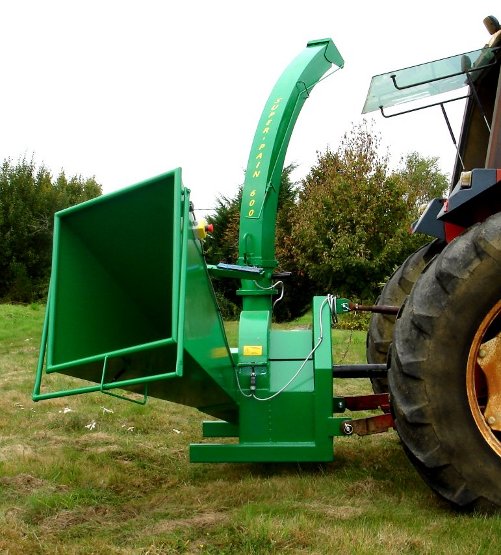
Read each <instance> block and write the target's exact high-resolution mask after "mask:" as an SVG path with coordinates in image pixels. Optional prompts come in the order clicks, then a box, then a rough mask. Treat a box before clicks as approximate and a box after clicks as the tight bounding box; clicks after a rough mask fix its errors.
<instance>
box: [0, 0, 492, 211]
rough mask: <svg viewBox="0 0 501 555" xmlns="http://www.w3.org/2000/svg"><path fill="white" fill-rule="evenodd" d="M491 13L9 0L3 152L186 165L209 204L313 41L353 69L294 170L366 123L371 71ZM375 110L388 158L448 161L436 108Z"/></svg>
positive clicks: (436, 48) (327, 99) (303, 133)
mask: <svg viewBox="0 0 501 555" xmlns="http://www.w3.org/2000/svg"><path fill="white" fill-rule="evenodd" d="M496 10H497V11H496ZM491 14H492V15H496V16H497V17H499V18H500V19H501V9H500V6H499V3H498V2H493V1H483V0H477V1H476V2H475V3H466V4H465V5H464V7H463V5H462V4H461V5H460V3H459V2H457V1H455V2H452V1H442V2H439V1H436V0H435V1H433V2H432V1H429V0H421V1H420V2H412V3H411V2H405V1H402V0H399V1H384V0H381V1H379V2H374V1H370V2H369V1H364V0H359V1H358V2H353V1H351V2H348V1H347V2H335V1H334V0H330V1H320V0H302V1H295V0H288V1H287V0H274V1H263V0H254V1H252V2H245V1H237V0H234V1H230V0H210V1H203V0H198V1H197V0H178V1H176V2H169V1H168V0H163V1H160V0H142V1H138V0H136V1H129V0H120V1H119V0H86V1H79V0H78V1H77V0H64V1H63V0H60V1H57V0H15V1H14V0H3V1H2V2H1V4H0V52H2V62H1V66H0V67H1V76H2V79H1V88H0V126H1V127H0V159H2V160H3V159H4V158H6V157H11V158H13V159H14V160H17V159H18V158H19V157H20V156H23V155H26V156H28V157H31V156H32V155H34V157H35V160H36V161H37V162H38V163H44V164H45V165H46V166H47V167H48V168H50V169H51V170H52V171H53V173H55V174H57V173H58V172H59V171H60V169H64V170H65V172H66V173H67V175H73V174H81V175H83V176H85V177H90V176H93V175H94V176H95V177H96V179H97V181H98V182H99V183H101V184H102V185H103V189H104V192H105V193H107V192H111V191H114V190H117V189H120V188H122V187H125V186H127V185H131V184H133V183H137V182H138V181H142V180H143V179H147V178H150V177H153V176H155V175H157V174H160V173H162V172H164V171H168V170H171V169H173V168H175V167H179V166H180V167H182V168H183V181H184V184H185V185H186V186H187V187H189V188H190V189H191V191H192V200H193V201H194V203H195V206H196V207H197V208H206V207H212V206H214V200H215V198H216V196H217V195H218V194H225V195H229V196H233V195H234V193H235V191H236V188H237V185H239V184H241V183H242V182H243V179H244V170H245V167H246V165H247V157H248V154H249V150H250V147H251V143H252V139H253V136H254V131H255V128H256V125H257V123H258V120H259V117H260V115H261V111H262V109H263V107H264V104H265V102H266V100H267V98H268V95H269V94H270V92H271V89H272V87H273V85H274V84H275V82H276V80H277V79H278V77H279V76H280V74H281V73H282V71H283V70H284V69H285V67H286V66H287V65H288V63H289V62H290V61H291V60H292V59H293V58H294V57H295V56H296V55H297V54H299V52H301V51H302V50H303V48H305V47H306V43H307V42H308V41H309V40H312V39H319V38H326V37H329V38H332V39H333V40H334V42H335V43H336V45H337V47H338V49H339V50H340V52H341V54H342V55H343V57H344V59H345V68H344V69H343V70H342V71H339V72H337V73H336V74H335V75H333V76H332V77H330V78H329V79H327V80H325V81H323V82H322V83H320V84H319V85H318V86H317V87H316V88H315V89H314V90H313V92H312V94H311V96H310V98H309V99H308V101H307V102H306V104H305V107H304V108H303V111H302V113H301V114H300V117H299V120H298V123H297V125H296V128H295V131H294V133H293V135H292V140H291V143H290V147H289V151H288V156H287V160H286V163H289V162H294V163H296V164H297V165H298V170H297V171H296V172H295V175H294V178H295V179H300V178H302V177H304V176H305V175H306V174H307V173H308V170H309V169H310V167H311V165H312V164H313V163H314V162H315V160H316V152H317V151H324V150H325V149H326V148H327V146H330V147H331V148H333V149H335V148H337V145H338V143H339V139H340V138H341V136H342V135H343V134H344V133H345V132H346V131H348V130H350V129H351V127H352V123H354V122H358V121H361V119H362V116H361V111H362V107H363V104H364V101H365V97H366V93H367V90H368V87H369V83H370V78H371V76H372V75H374V74H378V73H385V72H388V71H391V70H394V69H399V68H401V67H405V66H409V65H414V64H418V63H422V62H426V61H430V60H432V59H436V58H441V57H446V56H449V55H453V54H458V53H461V52H467V51H469V50H475V49H477V48H480V47H481V46H482V45H483V44H484V43H485V42H487V40H488V37H489V35H488V33H487V31H486V30H485V28H484V26H483V24H482V20H483V18H484V17H485V16H486V15H491ZM451 115H452V116H454V115H455V118H456V122H457V123H456V125H455V129H456V130H458V129H459V123H460V121H459V120H460V116H461V110H455V111H451ZM369 116H371V114H369ZM373 117H374V119H375V121H376V129H378V130H379V131H380V132H381V134H382V135H383V138H384V141H385V144H387V145H388V146H389V147H390V152H391V154H392V157H393V159H394V161H397V160H398V158H399V157H400V156H401V155H402V154H404V153H406V152H410V151H412V150H416V151H418V152H419V153H421V154H423V155H425V156H440V159H441V165H442V168H443V170H444V171H447V172H450V171H452V165H453V160H454V148H453V145H452V142H451V140H450V138H449V133H448V131H447V128H446V126H445V123H444V122H443V119H442V116H441V114H440V112H439V109H438V108H434V109H432V110H428V111H424V112H418V114H417V115H412V116H410V115H409V116H401V117H399V118H394V119H392V120H384V119H383V118H382V117H381V116H380V115H379V114H378V113H374V114H373Z"/></svg>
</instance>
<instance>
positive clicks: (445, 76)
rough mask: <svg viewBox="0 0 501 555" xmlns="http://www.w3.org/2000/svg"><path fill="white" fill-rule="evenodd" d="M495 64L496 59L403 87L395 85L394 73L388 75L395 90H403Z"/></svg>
mask: <svg viewBox="0 0 501 555" xmlns="http://www.w3.org/2000/svg"><path fill="white" fill-rule="evenodd" d="M470 63H471V62H470ZM496 64H497V60H494V61H493V62H491V63H489V64H485V65H482V66H478V67H474V68H471V69H467V70H465V71H464V70H463V71H458V72H456V73H450V74H449V75H444V76H442V77H435V78H434V79H426V80H425V81H420V82H418V83H413V84H412V85H405V86H403V87H400V86H399V85H397V79H396V77H397V76H396V75H395V74H393V75H390V78H391V80H392V81H393V86H394V87H395V88H396V89H397V90H399V91H405V90H406V89H412V88H414V87H419V86H420V85H427V84H428V83H435V82H436V81H443V80H444V79H449V78H450V77H457V76H458V75H466V76H467V77H468V76H469V74H470V73H473V72H474V71H481V70H482V69H486V68H488V67H492V66H495V65H496Z"/></svg>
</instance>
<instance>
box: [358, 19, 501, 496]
mask: <svg viewBox="0 0 501 555" xmlns="http://www.w3.org/2000/svg"><path fill="white" fill-rule="evenodd" d="M484 24H485V26H486V28H487V30H488V31H489V33H490V35H491V36H490V40H489V42H488V43H487V44H486V45H485V46H484V47H483V48H481V49H480V50H477V51H474V52H468V53H465V54H461V55H457V56H452V57H449V58H444V59H440V60H436V61H433V62H430V63H425V64H420V65H417V66H414V67H410V68H405V69H402V70H398V71H392V72H389V73H386V74H384V75H378V76H375V77H373V79H372V82H371V87H370V89H369V93H368V96H367V100H366V104H365V107H364V112H370V111H372V110H380V112H381V114H382V115H383V116H384V117H395V116H400V115H404V114H408V113H410V112H414V111H416V110H421V109H425V108H430V107H434V108H436V109H437V108H438V109H440V110H441V112H442V114H443V116H444V118H445V122H446V124H447V126H448V129H449V132H450V134H451V139H452V141H453V143H454V145H455V147H456V157H455V164H454V169H453V173H452V181H451V188H450V191H449V194H448V198H441V199H434V200H433V201H432V202H430V204H429V205H428V206H427V207H426V209H425V210H424V212H423V213H422V215H421V217H420V218H419V219H418V221H416V222H415V223H414V224H413V226H412V232H414V233H424V234H426V235H428V236H431V237H433V238H434V240H433V241H431V242H430V243H428V244H426V245H425V246H424V247H422V248H420V249H419V250H418V251H416V252H415V253H413V254H412V255H411V256H410V257H409V258H408V259H407V260H406V261H405V262H404V263H403V264H402V265H401V266H400V267H399V268H398V269H397V270H396V271H395V272H394V273H393V275H392V276H391V277H390V279H389V280H388V282H387V283H386V284H385V286H384V288H383V289H382V291H381V295H380V297H379V299H378V303H380V304H383V305H386V304H390V305H397V306H399V307H401V308H400V310H399V312H398V315H397V316H395V315H391V314H377V313H375V314H373V315H372V317H371V321H370V326H369V331H368V335H367V360H368V361H369V362H371V363H382V362H385V361H387V363H388V366H389V372H388V377H387V378H384V377H383V378H374V379H372V385H373V389H374V391H375V392H378V393H381V392H383V391H390V396H391V408H392V412H393V415H394V419H395V426H396V429H397V431H398V434H399V436H400V439H401V440H402V443H403V445H404V448H405V452H406V453H407V455H408V457H409V459H410V460H411V462H412V463H413V464H414V466H415V467H416V469H417V471H418V472H419V474H420V475H421V476H422V477H423V478H424V480H425V481H426V482H427V483H428V484H429V485H430V486H431V488H432V489H433V490H434V491H436V492H437V493H438V494H440V495H441V496H443V497H444V498H446V499H448V500H449V501H450V502H451V503H453V504H454V505H457V506H459V507H483V506H492V505H500V504H501V366H500V361H501V335H500V332H501V280H500V276H501V273H500V272H501V194H500V190H499V187H500V186H501V170H500V169H499V168H501V149H500V146H501V79H500V71H499V70H500V54H501V52H500V45H501V27H500V25H499V22H498V21H497V19H496V18H494V17H492V16H489V17H486V18H485V19H484ZM465 90H466V92H464V91H465ZM451 91H455V92H454V93H453V95H452V96H453V97H452V98H450V97H448V98H447V99H446V100H443V98H444V95H443V94H442V93H449V94H451ZM432 95H441V96H439V97H438V98H439V100H438V101H436V102H430V103H427V104H425V105H419V106H417V107H416V106H415V104H412V105H410V106H411V107H410V108H408V106H409V105H406V107H404V109H401V108H398V105H400V104H401V103H405V102H407V101H409V100H411V99H412V101H414V102H415V101H416V100H417V99H427V98H429V97H430V96H432ZM435 98H437V97H435ZM458 100H464V101H465V108H464V115H463V122H462V127H461V133H460V137H459V139H458V140H456V138H455V136H454V133H453V131H452V126H451V125H450V121H449V118H448V116H447V111H446V104H448V103H450V102H455V101H458ZM392 110H393V111H392ZM496 284H497V285H496Z"/></svg>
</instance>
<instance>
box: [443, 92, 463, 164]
mask: <svg viewBox="0 0 501 555" xmlns="http://www.w3.org/2000/svg"><path fill="white" fill-rule="evenodd" d="M440 108H441V109H442V114H443V116H444V119H445V123H446V125H447V129H448V130H449V134H450V136H451V139H452V142H453V143H454V146H455V147H456V154H457V157H458V159H459V161H460V162H461V167H462V168H463V170H464V162H463V159H462V158H461V153H460V152H459V146H458V144H457V142H456V137H455V136H454V131H453V130H452V126H451V122H450V121H449V116H448V115H447V112H446V111H445V106H444V103H443V102H441V103H440Z"/></svg>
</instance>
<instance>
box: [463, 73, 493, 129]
mask: <svg viewBox="0 0 501 555" xmlns="http://www.w3.org/2000/svg"><path fill="white" fill-rule="evenodd" d="M466 79H467V80H468V85H470V90H471V92H472V94H473V98H474V99H475V102H476V103H477V106H478V109H479V110H480V113H481V114H482V117H483V118H484V122H485V125H486V126H487V130H488V131H489V133H490V132H491V126H490V124H489V122H488V121H487V116H486V115H485V110H484V107H483V106H482V103H481V102H480V98H479V96H478V93H477V89H476V88H475V84H474V83H473V79H472V78H471V75H470V74H469V73H467V74H466Z"/></svg>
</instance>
